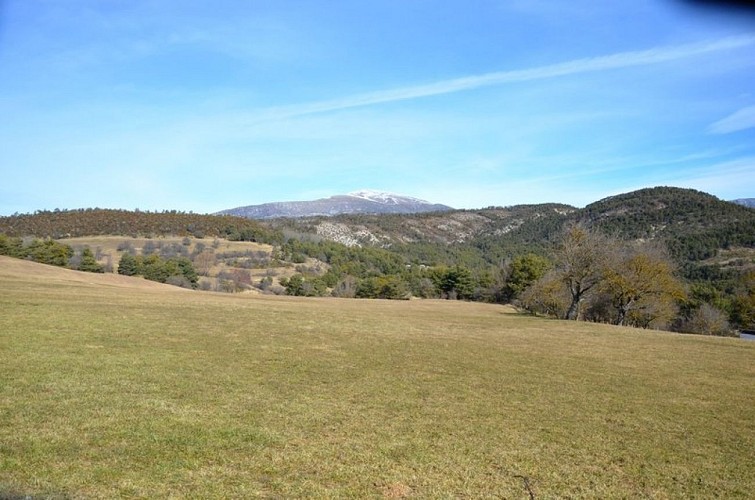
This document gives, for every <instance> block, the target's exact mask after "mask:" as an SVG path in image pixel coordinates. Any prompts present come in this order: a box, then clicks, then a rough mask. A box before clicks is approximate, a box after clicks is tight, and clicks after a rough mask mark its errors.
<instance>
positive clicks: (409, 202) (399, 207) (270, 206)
mask: <svg viewBox="0 0 755 500" xmlns="http://www.w3.org/2000/svg"><path fill="white" fill-rule="evenodd" d="M444 210H453V208H452V207H449V206H447V205H440V204H436V203H430V202H429V201H425V200H420V199H419V198H412V197H411V196H403V195H398V194H394V193H386V192H383V191H374V190H371V189H363V190H361V191H355V192H353V193H349V194H344V195H336V196H331V197H330V198H322V199H319V200H312V201H284V202H275V203H264V204H262V205H249V206H245V207H237V208H231V209H228V210H222V211H220V212H218V214H221V215H237V216H241V217H247V218H249V219H272V218H275V217H312V216H317V215H338V214H385V213H391V214H412V213H420V212H440V211H444Z"/></svg>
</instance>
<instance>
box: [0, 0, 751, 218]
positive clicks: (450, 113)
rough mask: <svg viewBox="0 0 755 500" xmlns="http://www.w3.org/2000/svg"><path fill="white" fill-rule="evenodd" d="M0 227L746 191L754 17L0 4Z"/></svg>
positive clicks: (397, 3) (334, 0)
mask: <svg viewBox="0 0 755 500" xmlns="http://www.w3.org/2000/svg"><path fill="white" fill-rule="evenodd" d="M0 116H2V117H3V119H2V120H0V176H1V177H0V179H1V180H0V215H9V214H12V213H14V212H21V213H25V212H32V211H34V210H38V209H54V208H83V207H103V208H104V207H107V208H127V209H134V208H140V209H142V210H163V209H178V210H187V211H189V210H191V211H194V212H214V211H218V210H221V209H225V208H232V207H236V206H240V205H251V204H258V203H264V202H270V201H284V200H303V199H313V198H319V197H325V196H330V195H333V194H340V193H346V192H350V191H355V190H358V189H362V188H371V189H377V190H384V191H390V192H395V193H400V194H405V195H410V196H415V197H418V198H423V199H427V200H429V201H432V202H437V203H445V204H448V205H451V206H454V207H457V208H480V207H485V206H490V205H514V204H520V203H540V202H551V201H553V202H563V203H569V204H573V205H576V206H584V205H585V204H588V203H590V202H593V201H596V200H598V199H601V198H604V197H606V196H610V195H613V194H618V193H622V192H627V191H631V190H634V189H638V188H642V187H648V186H656V185H672V186H679V187H690V188H695V189H700V190H703V191H707V192H709V193H712V194H714V195H716V196H718V197H720V198H722V199H734V198H742V197H755V13H753V12H752V11H749V12H748V11H741V10H733V11H725V10H711V9H706V8H703V7H700V6H699V2H692V3H687V2H683V1H680V0H652V1H651V0H635V1H632V2H624V1H621V2H619V1H606V2H596V1H594V0H587V1H584V0H573V1H557V0H553V1H547V0H512V1H505V0H498V1H493V0H471V1H466V2H461V1H451V0H437V1H435V0H380V1H377V2H366V1H361V0H351V1H340V0H329V1H327V2H325V1H321V0H318V1H307V0H302V1H287V0H279V1H261V0H260V1H255V0H247V1H241V0H239V1H226V0H213V1H211V2H208V1H195V0H182V1H170V0H155V1H140V0H128V1H127V0H91V1H84V0H5V1H2V0H0Z"/></svg>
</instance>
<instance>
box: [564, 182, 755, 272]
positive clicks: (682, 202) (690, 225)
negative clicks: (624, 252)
mask: <svg viewBox="0 0 755 500" xmlns="http://www.w3.org/2000/svg"><path fill="white" fill-rule="evenodd" d="M574 215H575V220H577V221H580V222H583V223H585V224H587V225H592V226H595V227H597V228H599V229H600V230H601V231H602V232H605V233H608V234H611V235H615V236H618V237H620V238H622V239H662V240H664V241H666V242H667V243H668V245H669V248H670V250H671V251H672V253H673V254H674V255H675V256H676V257H677V258H679V259H680V260H690V261H697V260H703V259H707V258H710V257H712V256H714V255H715V254H716V251H717V250H718V249H721V248H730V247H748V248H754V247H755V210H754V209H752V208H748V207H745V206H742V205H737V204H735V203H730V202H726V201H721V200H719V199H718V198H716V197H715V196H711V195H709V194H707V193H703V192H700V191H695V190H692V189H679V188H670V187H657V188H651V189H642V190H639V191H634V192H631V193H627V194H622V195H618V196H613V197H610V198H606V199H604V200H600V201H598V202H596V203H593V204H591V205H588V206H586V207H585V208H584V209H582V210H580V211H578V212H576V213H575V214H574Z"/></svg>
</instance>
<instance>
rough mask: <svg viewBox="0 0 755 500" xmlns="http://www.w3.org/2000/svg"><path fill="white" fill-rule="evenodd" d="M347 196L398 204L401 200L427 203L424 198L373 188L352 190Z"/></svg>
mask: <svg viewBox="0 0 755 500" xmlns="http://www.w3.org/2000/svg"><path fill="white" fill-rule="evenodd" d="M348 196H353V197H354V198H361V199H363V200H369V201H374V202H376V203H383V204H394V205H396V204H398V203H401V202H407V201H409V202H414V203H428V202H426V201H425V200H420V199H418V198H412V197H410V196H402V195H399V194H394V193H388V192H385V191H376V190H374V189H361V190H359V191H354V192H352V193H349V194H348Z"/></svg>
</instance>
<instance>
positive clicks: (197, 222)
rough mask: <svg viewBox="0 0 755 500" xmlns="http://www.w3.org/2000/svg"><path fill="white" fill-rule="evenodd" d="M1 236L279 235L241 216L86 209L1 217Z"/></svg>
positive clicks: (263, 239)
mask: <svg viewBox="0 0 755 500" xmlns="http://www.w3.org/2000/svg"><path fill="white" fill-rule="evenodd" d="M0 234H5V235H7V236H36V237H40V238H54V239H58V238H77V237H81V236H98V235H120V236H134V237H136V236H152V235H162V236H165V235H170V236H194V237H197V238H204V237H223V238H228V239H232V240H246V241H257V242H260V243H273V242H276V241H280V239H281V235H280V234H278V233H276V232H275V231H271V230H270V229H268V228H267V227H265V226H263V225H261V224H260V223H259V222H257V221H253V220H250V219H246V218H243V217H233V216H219V215H203V214H195V213H186V212H179V211H175V210H172V211H164V212H143V211H129V210H110V209H101V208H88V209H80V210H55V211H39V212H36V213H33V214H20V215H12V216H9V217H0Z"/></svg>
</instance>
